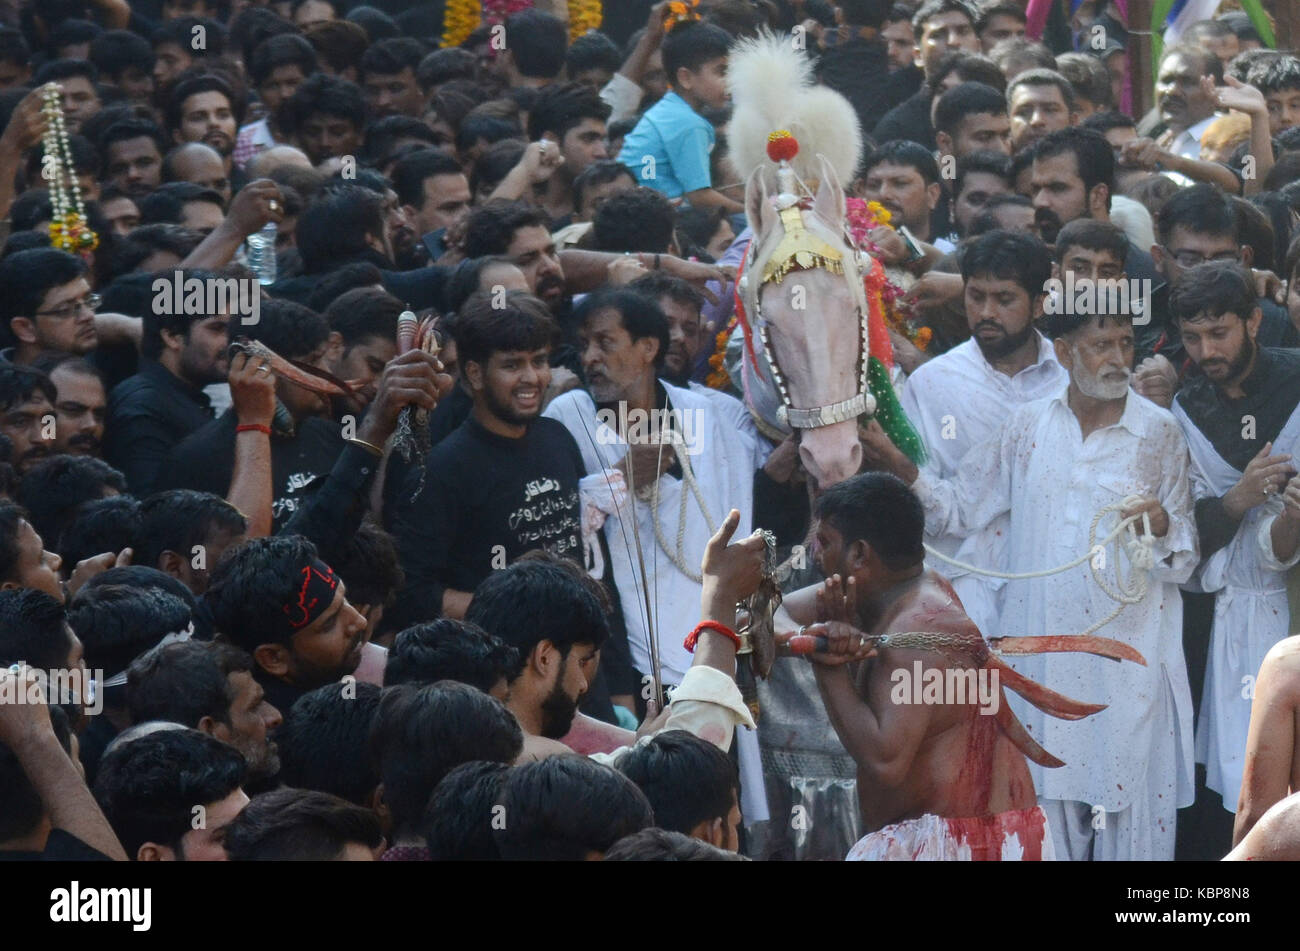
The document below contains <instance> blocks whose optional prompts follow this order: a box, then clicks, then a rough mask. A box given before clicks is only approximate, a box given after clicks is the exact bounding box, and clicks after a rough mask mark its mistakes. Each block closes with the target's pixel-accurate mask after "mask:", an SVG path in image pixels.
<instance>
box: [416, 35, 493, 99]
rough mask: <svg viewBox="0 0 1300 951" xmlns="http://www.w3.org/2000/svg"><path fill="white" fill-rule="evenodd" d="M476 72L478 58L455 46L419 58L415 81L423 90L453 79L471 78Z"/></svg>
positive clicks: (426, 90) (425, 90)
mask: <svg viewBox="0 0 1300 951" xmlns="http://www.w3.org/2000/svg"><path fill="white" fill-rule="evenodd" d="M477 73H478V58H477V57H476V56H475V55H474V54H473V53H471V52H470V51H469V50H463V49H461V48H460V47H457V46H451V47H448V48H447V49H441V50H434V51H433V52H432V53H429V54H427V55H426V56H425V57H424V59H422V60H420V65H419V66H417V67H416V69H415V81H416V82H417V83H419V84H420V88H421V89H422V90H423V91H424V92H426V93H427V92H428V91H429V90H430V89H432V88H433V87H434V86H441V85H442V84H443V83H445V82H448V81H450V80H453V79H473V78H474V77H475V75H476V74H477Z"/></svg>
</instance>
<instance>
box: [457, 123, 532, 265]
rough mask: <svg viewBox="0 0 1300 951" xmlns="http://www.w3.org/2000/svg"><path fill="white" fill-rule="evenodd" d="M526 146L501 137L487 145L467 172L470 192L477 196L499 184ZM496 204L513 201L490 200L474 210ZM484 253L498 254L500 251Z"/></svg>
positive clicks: (521, 141)
mask: <svg viewBox="0 0 1300 951" xmlns="http://www.w3.org/2000/svg"><path fill="white" fill-rule="evenodd" d="M527 148H528V143H527V142H525V141H524V140H523V139H502V140H501V141H499V142H493V143H492V144H491V145H489V146H488V147H487V151H485V152H484V153H483V154H482V155H480V156H479V160H478V161H477V162H475V163H474V168H473V169H472V170H471V171H470V173H469V190H470V194H472V195H475V196H477V195H478V194H479V193H480V192H482V191H483V190H485V189H487V188H495V187H496V186H497V185H499V184H501V181H502V179H504V178H505V177H506V176H507V175H509V174H510V170H511V169H512V168H514V167H515V166H516V165H518V164H519V160H520V159H521V158H523V157H524V151H525V150H526V149H527ZM498 204H513V202H503V201H492V202H488V204H487V205H481V206H479V208H476V209H475V211H478V210H480V209H482V208H486V207H488V206H489V205H498ZM470 216H471V217H473V212H470ZM543 226H544V225H543ZM485 253H490V254H500V253H501V252H499V251H491V252H485ZM469 257H481V255H475V254H471V255H469Z"/></svg>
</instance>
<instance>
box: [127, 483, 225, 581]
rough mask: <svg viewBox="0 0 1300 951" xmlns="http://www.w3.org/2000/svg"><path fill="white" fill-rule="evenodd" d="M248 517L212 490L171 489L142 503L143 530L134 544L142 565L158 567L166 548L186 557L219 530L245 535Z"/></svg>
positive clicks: (133, 548) (137, 559) (135, 554)
mask: <svg viewBox="0 0 1300 951" xmlns="http://www.w3.org/2000/svg"><path fill="white" fill-rule="evenodd" d="M247 528H248V520H247V519H246V518H245V517H244V516H243V515H241V514H240V512H239V510H238V509H237V508H235V507H234V506H233V505H231V504H230V503H229V502H227V501H226V500H225V499H223V498H221V496H219V495H213V494H212V493H210V492H197V491H195V490H193V489H168V490H167V491H165V492H157V493H155V494H154V495H151V496H149V497H148V498H146V499H145V500H144V501H143V502H141V503H140V533H139V535H138V537H137V538H136V539H135V541H134V542H133V543H132V545H131V548H132V550H133V553H134V561H135V563H136V564H138V565H145V566H147V567H150V568H156V567H157V565H158V559H159V558H161V557H162V555H163V552H167V551H171V552H175V553H176V554H178V555H180V556H181V557H182V558H184V559H187V560H188V559H190V558H193V557H194V554H195V552H194V549H195V548H196V547H197V546H200V545H203V544H204V543H206V542H207V540H208V539H209V538H211V537H212V535H213V534H214V533H215V532H217V531H219V530H222V529H224V530H226V531H228V532H230V533H231V534H236V535H242V534H243V533H244V532H245V531H246V530H247Z"/></svg>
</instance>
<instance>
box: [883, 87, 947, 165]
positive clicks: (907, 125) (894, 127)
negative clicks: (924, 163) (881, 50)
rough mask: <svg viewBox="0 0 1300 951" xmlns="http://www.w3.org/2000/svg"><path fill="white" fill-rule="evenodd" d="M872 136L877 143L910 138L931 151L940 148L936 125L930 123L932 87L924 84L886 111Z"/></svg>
mask: <svg viewBox="0 0 1300 951" xmlns="http://www.w3.org/2000/svg"><path fill="white" fill-rule="evenodd" d="M871 137H872V138H873V139H875V140H876V144H877V145H882V144H884V143H885V142H890V141H892V140H894V139H910V140H911V141H913V142H919V143H920V144H921V145H924V146H925V147H926V148H927V149H929V150H930V151H931V152H933V151H934V150H935V149H936V148H938V146H937V145H935V142H934V126H932V125H931V124H930V87H928V86H922V87H921V88H920V89H919V90H917V91H916V92H915V93H914V94H913V95H911V96H909V97H908V98H907V99H904V100H903V101H902V102H900V103H899V104H898V105H896V106H895V107H894V108H892V109H890V110H889V111H888V112H887V113H885V117H884V118H883V119H881V120H880V121H879V122H878V123H876V128H875V129H874V130H873V131H872V133H871Z"/></svg>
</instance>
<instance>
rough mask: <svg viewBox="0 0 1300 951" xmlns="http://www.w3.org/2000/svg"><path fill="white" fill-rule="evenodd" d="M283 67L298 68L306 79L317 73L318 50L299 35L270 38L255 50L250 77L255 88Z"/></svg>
mask: <svg viewBox="0 0 1300 951" xmlns="http://www.w3.org/2000/svg"><path fill="white" fill-rule="evenodd" d="M281 66H297V67H298V68H299V69H300V70H301V71H302V75H303V78H304V79H305V78H306V77H308V76H310V75H311V74H312V73H314V72H316V69H317V64H316V50H315V48H314V47H313V46H312V45H311V44H310V43H308V42H307V40H306V39H304V38H303V37H302V36H300V35H298V34H297V33H281V34H278V35H276V36H269V37H267V38H266V39H264V40H263V41H262V42H261V43H259V44H258V45H257V49H255V50H253V58H252V60H251V61H250V62H249V64H248V77H249V79H251V80H252V82H253V85H254V86H261V85H262V83H264V82H266V81H267V80H268V79H270V78H271V74H272V73H273V72H275V71H276V69H278V68H279V67H281Z"/></svg>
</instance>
